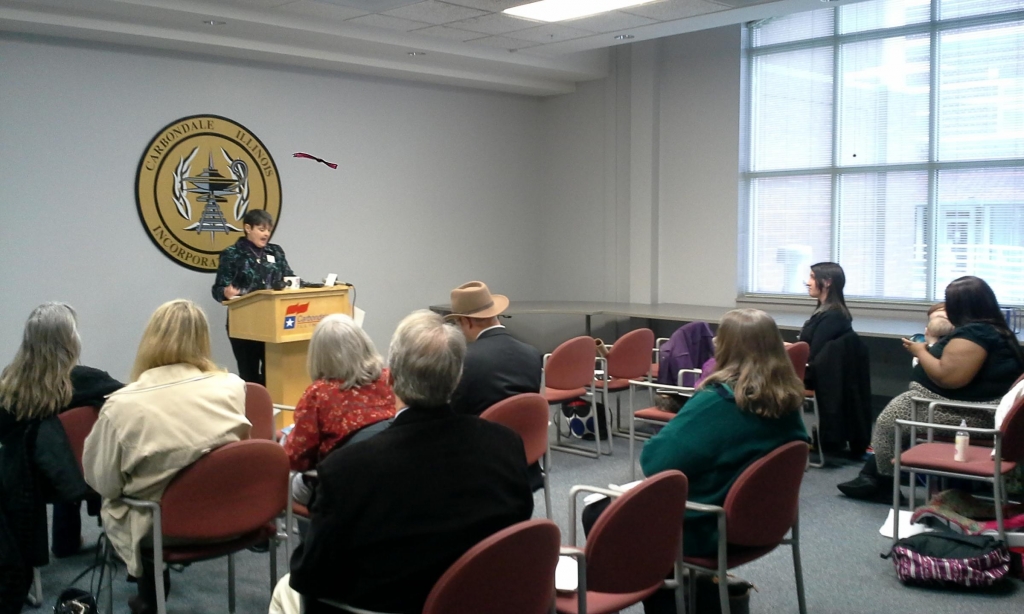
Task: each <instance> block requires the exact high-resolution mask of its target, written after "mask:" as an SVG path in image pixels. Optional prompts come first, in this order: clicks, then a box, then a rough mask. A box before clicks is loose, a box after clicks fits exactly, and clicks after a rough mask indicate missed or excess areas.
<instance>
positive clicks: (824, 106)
mask: <svg viewBox="0 0 1024 614" xmlns="http://www.w3.org/2000/svg"><path fill="white" fill-rule="evenodd" d="M748 34H749V36H748V41H749V43H748V44H749V47H748V49H747V58H748V61H749V71H748V75H749V80H748V89H747V95H748V100H747V104H748V109H749V118H750V123H749V132H748V135H747V136H748V139H747V140H748V143H749V151H748V154H749V155H748V160H749V167H748V168H747V169H746V172H745V173H744V181H745V184H746V187H747V190H746V194H747V196H748V198H749V208H748V217H747V221H748V224H747V227H748V229H749V232H748V237H749V244H748V249H747V252H746V280H745V289H746V292H747V293H749V294H755V295H756V294H771V295H779V294H801V295H805V294H806V291H805V289H804V287H803V281H804V280H805V279H806V278H807V270H808V267H809V266H810V265H811V264H813V263H815V262H818V261H823V260H834V261H836V262H839V263H840V264H841V265H842V266H843V268H844V269H845V271H846V279H847V282H846V295H847V296H848V297H859V298H865V299H876V300H882V301H915V300H917V301H932V300H941V298H942V296H943V292H944V289H945V287H946V285H947V284H948V283H949V282H950V281H952V280H953V279H955V278H957V277H959V276H961V275H977V276H979V277H982V278H984V279H985V280H987V281H988V282H989V284H991V285H992V287H993V289H994V290H995V292H996V295H997V296H998V297H999V299H1000V302H1001V303H1003V304H1021V303H1024V0H869V1H866V2H861V3H856V4H849V5H845V6H840V7H836V8H827V9H821V10H816V11H810V12H805V13H798V14H796V15H790V16H788V17H781V18H775V19H770V20H765V21H762V22H759V23H754V24H751V25H750V26H749V32H748Z"/></svg>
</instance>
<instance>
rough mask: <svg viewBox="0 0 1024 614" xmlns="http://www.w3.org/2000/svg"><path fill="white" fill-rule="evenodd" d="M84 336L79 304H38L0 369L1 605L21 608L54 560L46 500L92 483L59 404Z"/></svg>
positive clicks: (79, 494)
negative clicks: (35, 575)
mask: <svg viewBox="0 0 1024 614" xmlns="http://www.w3.org/2000/svg"><path fill="white" fill-rule="evenodd" d="M80 351H81V341H80V340H79V337H78V329H77V326H76V322H75V312H74V310H73V309H72V308H71V307H70V306H68V305H65V304H63V303H46V304H44V305H40V306H39V307H36V308H35V309H34V310H33V311H32V314H31V315H30V316H29V318H28V321H27V322H26V323H25V332H24V335H23V337H22V341H21V346H20V347H19V348H18V352H17V354H15V356H14V360H13V361H12V362H11V364H10V365H8V366H7V367H6V368H4V370H3V372H2V373H0V502H2V505H0V612H2V613H3V614H8V613H13V612H20V611H21V607H22V605H23V604H24V603H25V598H26V597H27V596H28V593H29V588H30V586H31V584H32V568H33V567H41V566H43V565H45V564H46V563H47V562H48V548H47V531H46V503H52V502H70V501H77V500H79V499H82V498H84V497H85V496H86V495H87V494H88V493H89V487H88V486H87V485H86V483H85V482H84V481H83V480H82V475H81V472H80V471H79V469H78V463H77V461H76V460H75V457H74V454H73V453H72V452H71V444H70V442H68V438H67V434H65V432H64V428H63V427H62V426H61V423H60V420H58V419H57V412H58V411H59V410H61V409H62V408H64V407H66V406H67V405H68V403H70V402H71V397H72V385H71V369H72V368H73V367H74V366H75V363H77V362H78V355H79V352H80Z"/></svg>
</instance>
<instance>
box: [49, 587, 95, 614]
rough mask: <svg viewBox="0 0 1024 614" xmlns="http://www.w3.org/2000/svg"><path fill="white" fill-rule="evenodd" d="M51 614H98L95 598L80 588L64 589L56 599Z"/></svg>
mask: <svg viewBox="0 0 1024 614" xmlns="http://www.w3.org/2000/svg"><path fill="white" fill-rule="evenodd" d="M53 614H99V607H98V606H97V605H96V598H95V597H94V596H93V595H92V593H90V592H89V591H84V590H82V589H80V588H66V589H64V590H63V591H61V593H60V596H59V597H57V604H56V605H54V606H53Z"/></svg>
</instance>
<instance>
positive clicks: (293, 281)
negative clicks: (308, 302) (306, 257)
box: [284, 277, 301, 290]
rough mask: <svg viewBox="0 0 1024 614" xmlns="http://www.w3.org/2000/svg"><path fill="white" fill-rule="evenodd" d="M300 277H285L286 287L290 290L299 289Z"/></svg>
mask: <svg viewBox="0 0 1024 614" xmlns="http://www.w3.org/2000/svg"><path fill="white" fill-rule="evenodd" d="M300 281H301V280H300V278H298V277H285V278H284V287H285V288H286V289H288V290H298V289H299V286H300V283H299V282H300Z"/></svg>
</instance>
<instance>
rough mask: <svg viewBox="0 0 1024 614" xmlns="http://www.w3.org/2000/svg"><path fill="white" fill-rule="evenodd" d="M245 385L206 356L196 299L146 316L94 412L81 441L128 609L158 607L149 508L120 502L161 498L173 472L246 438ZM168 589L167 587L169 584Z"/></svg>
mask: <svg viewBox="0 0 1024 614" xmlns="http://www.w3.org/2000/svg"><path fill="white" fill-rule="evenodd" d="M250 427H251V425H250V424H249V421H248V420H247V419H246V418H245V382H243V381H242V380H241V379H240V378H239V377H238V376H236V375H232V374H230V373H227V372H225V371H223V370H221V369H220V368H219V367H217V365H216V364H214V362H213V359H212V358H211V356H210V328H209V324H208V323H207V320H206V315H205V314H203V311H202V310H201V309H200V308H199V307H198V306H197V305H196V304H195V303H193V302H192V301H187V300H176V301H171V302H168V303H164V304H163V305H161V306H160V307H159V308H157V310H156V312H154V313H153V315H152V317H150V319H149V324H148V325H147V326H146V330H145V332H144V333H143V334H142V341H141V342H140V343H139V350H138V353H137V354H136V356H135V366H134V367H133V369H132V376H131V383H130V384H128V385H127V386H125V387H124V388H122V389H121V390H119V391H117V392H115V393H114V394H112V395H111V396H110V398H109V399H108V400H107V402H106V404H104V406H103V408H102V409H101V410H100V417H99V421H98V422H97V423H96V426H95V427H93V430H92V433H91V434H90V435H89V437H88V438H87V439H86V440H85V453H84V458H83V464H84V466H85V479H86V481H87V482H88V483H89V484H90V485H91V486H92V487H93V488H95V489H96V491H97V492H99V493H100V494H101V495H102V496H103V509H102V512H101V517H102V519H103V528H104V530H105V531H106V533H107V537H108V538H109V539H110V542H111V544H113V546H114V549H115V550H116V551H117V553H118V555H119V556H120V557H121V558H122V559H123V560H124V561H125V564H126V566H127V567H128V572H129V573H130V574H132V575H133V576H135V577H137V578H138V588H139V594H138V596H137V597H133V598H132V599H131V600H129V602H128V605H129V608H130V609H131V611H132V612H133V613H136V614H137V613H139V612H155V611H156V589H155V582H154V576H153V571H154V562H153V554H152V551H147V552H143V547H144V544H148V543H149V540H150V536H151V534H152V530H153V522H152V517H151V514H150V512H149V511H148V510H144V509H140V508H130V507H128V506H127V505H126V504H124V503H123V502H122V501H121V500H120V499H121V498H122V497H131V498H134V499H143V500H147V501H159V500H160V498H161V497H162V496H163V493H164V490H165V489H166V488H167V485H168V484H169V483H170V482H171V480H172V479H173V478H174V476H175V475H177V473H178V472H179V471H181V470H182V469H184V468H185V467H187V466H189V465H191V464H192V463H194V462H195V461H197V460H198V459H199V458H200V457H201V456H203V454H205V453H206V452H207V451H209V450H211V449H213V448H217V447H219V446H222V445H224V444H227V443H231V442H233V441H238V440H240V439H245V438H247V437H248V436H249V429H250ZM167 586H168V587H169V584H168V585H167Z"/></svg>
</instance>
